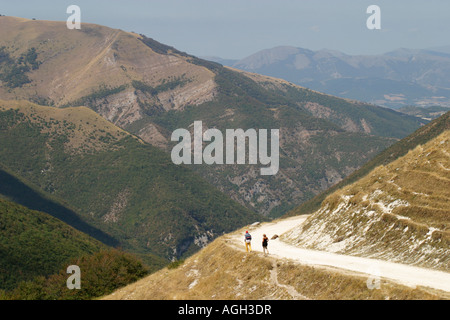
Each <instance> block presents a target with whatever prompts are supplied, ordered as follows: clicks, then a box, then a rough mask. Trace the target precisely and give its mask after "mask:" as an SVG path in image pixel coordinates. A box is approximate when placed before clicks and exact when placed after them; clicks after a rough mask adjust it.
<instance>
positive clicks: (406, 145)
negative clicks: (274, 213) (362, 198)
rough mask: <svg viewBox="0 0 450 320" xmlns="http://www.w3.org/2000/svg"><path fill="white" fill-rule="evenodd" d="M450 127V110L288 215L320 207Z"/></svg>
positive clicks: (307, 212) (303, 212) (305, 212)
mask: <svg viewBox="0 0 450 320" xmlns="http://www.w3.org/2000/svg"><path fill="white" fill-rule="evenodd" d="M449 129H450V112H447V113H446V114H444V115H442V116H441V117H439V118H437V119H435V120H433V121H432V122H430V123H429V124H428V125H426V126H423V127H421V128H420V129H418V130H417V131H415V132H414V133H412V134H411V135H409V136H407V137H406V138H404V139H402V140H400V141H398V142H397V143H395V144H393V145H392V146H391V147H389V148H387V149H386V150H384V151H382V152H380V153H379V154H378V155H377V156H376V157H374V158H373V159H372V160H370V161H369V162H367V163H366V164H365V165H364V166H362V167H361V168H360V169H359V170H357V171H355V172H353V173H352V174H351V175H349V176H348V177H347V178H345V179H344V180H343V181H341V182H339V183H337V184H336V185H334V186H332V187H331V188H329V189H327V190H326V191H325V192H323V193H320V194H319V195H317V196H315V197H314V198H312V199H311V200H309V201H307V202H305V203H304V204H302V205H301V206H298V207H297V208H295V209H293V210H290V211H289V212H287V213H286V215H285V216H286V217H289V216H294V215H299V214H309V213H312V212H314V211H316V210H318V209H319V208H320V205H321V203H322V201H323V200H325V198H326V197H327V196H328V195H330V194H332V193H333V192H334V191H336V190H338V189H340V188H343V187H344V186H346V185H349V184H351V183H353V182H355V181H357V180H358V179H360V178H362V177H364V176H365V175H367V174H368V173H369V172H370V171H371V170H373V169H374V168H375V167H377V166H380V165H387V164H389V163H390V162H392V161H394V160H396V159H398V158H399V157H401V156H404V155H405V154H406V153H408V151H409V150H412V149H414V148H415V147H417V146H418V145H420V144H425V143H427V142H428V141H430V140H432V139H433V138H436V137H437V136H438V135H440V134H441V133H443V132H444V131H445V130H449Z"/></svg>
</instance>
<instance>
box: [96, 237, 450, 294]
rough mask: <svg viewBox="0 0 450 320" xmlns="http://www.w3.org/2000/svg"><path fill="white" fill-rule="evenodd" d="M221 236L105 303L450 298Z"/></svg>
mask: <svg viewBox="0 0 450 320" xmlns="http://www.w3.org/2000/svg"><path fill="white" fill-rule="evenodd" d="M228 239H230V238H229V237H228V236H222V237H220V238H218V239H216V240H215V241H214V242H213V243H211V244H210V245H208V246H207V247H206V248H204V249H202V250H201V251H200V252H198V253H197V254H195V255H193V256H192V257H190V258H188V259H187V260H186V261H185V262H184V263H183V264H182V265H181V266H179V267H178V268H176V269H168V268H165V269H163V270H160V271H158V272H156V273H154V274H152V275H150V276H148V277H146V278H144V279H141V280H139V281H137V282H136V283H134V284H131V285H129V286H127V287H124V288H122V289H119V290H117V291H116V292H114V293H113V294H111V295H109V296H106V297H104V298H103V299H107V300H122V299H124V300H127V299H130V300H173V299H176V300H189V299H194V300H248V299H256V300H266V299H283V300H291V299H302V298H306V299H343V300H345V299H383V300H384V299H448V298H449V297H448V295H447V294H446V293H442V292H431V291H429V290H428V289H425V288H416V289H413V288H409V287H405V286H402V285H397V284H394V283H391V282H388V281H384V280H381V283H380V289H373V290H370V289H368V287H367V276H363V275H360V274H353V273H349V272H345V273H343V271H339V270H337V269H330V268H327V269H324V268H313V267H309V266H304V265H299V264H297V263H294V262H291V261H288V260H285V259H283V260H277V259H275V258H273V257H270V256H268V257H264V256H263V255H262V254H260V253H256V252H252V253H246V252H245V251H244V249H243V248H239V247H238V248H237V247H235V246H234V244H232V243H231V241H230V240H228Z"/></svg>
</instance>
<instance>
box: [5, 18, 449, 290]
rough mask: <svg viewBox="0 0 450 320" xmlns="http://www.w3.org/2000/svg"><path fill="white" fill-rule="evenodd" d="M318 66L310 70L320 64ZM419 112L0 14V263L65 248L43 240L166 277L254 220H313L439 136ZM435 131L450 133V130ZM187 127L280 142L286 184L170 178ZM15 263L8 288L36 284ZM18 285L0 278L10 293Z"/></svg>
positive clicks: (110, 32)
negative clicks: (405, 150)
mask: <svg viewBox="0 0 450 320" xmlns="http://www.w3.org/2000/svg"><path fill="white" fill-rule="evenodd" d="M295 50H297V49H295ZM298 50H300V49H298ZM288 51H289V50H288ZM299 52H300V51H299ZM300 54H302V55H304V56H305V57H307V58H308V59H313V58H314V55H315V54H313V53H311V55H310V53H309V52H307V51H305V50H303V51H301V53H298V52H297V53H295V55H296V56H298V55H300ZM322 54H323V55H324V57H325V58H327V59H328V58H330V57H335V58H336V59H338V58H339V59H341V60H342V61H344V60H345V59H346V58H345V57H344V56H342V55H341V54H339V53H330V52H328V53H324V52H322ZM289 56H290V54H289ZM394 56H395V55H394ZM400 56H401V58H399V61H403V60H402V59H403V57H404V56H403V54H400ZM325 58H324V59H325ZM330 59H331V58H330ZM339 59H338V60H339ZM445 59H447V57H446V56H445V55H444V56H443V61H444V60H445ZM263 60H264V59H263ZM332 60H333V59H332ZM270 61H273V59H272V60H270ZM299 61H300V62H299V63H300V64H298V65H301V61H303V60H301V58H299ZM308 61H310V60H308ZM311 61H313V60H311ZM314 61H315V60H314ZM318 61H319V60H318ZM333 61H334V62H333V63H335V62H336V61H337V60H333ZM361 61H362V62H361V64H362V65H365V64H370V63H369V62H367V61H366V60H364V59H362V58H361ZM445 61H446V60H445ZM303 62H304V61H303ZM319 62H320V63H319ZM319 62H317V63H316V62H314V63H313V64H312V65H313V66H314V68H319V67H320V65H321V63H325V62H324V61H322V60H320V61H319ZM438 62H439V63H440V62H441V60H439V59H437V58H436V63H438ZM311 63H312V62H311ZM349 63H350V62H348V63H347V64H349ZM398 63H399V68H400V67H401V68H403V67H404V65H403V64H402V63H401V62H398ZM336 64H337V65H340V64H339V63H337V62H336ZM386 64H387V65H389V63H386ZM260 65H261V66H264V65H265V64H264V63H260ZM333 65H334V64H331V66H333ZM382 65H383V63H382ZM304 66H306V64H304ZM305 68H306V67H305ZM322 68H326V69H329V68H331V67H330V64H327V63H325V64H324V65H323V66H322ZM374 68H375V67H374ZM344 69H345V68H344ZM344 69H343V70H344ZM367 69H370V68H369V67H367ZM375 69H376V68H375ZM345 70H346V69H345ZM402 70H403V69H402ZM402 70H399V71H398V72H399V73H400V72H403V71H402ZM442 70H444V71H445V70H446V69H445V68H444V69H442ZM342 72H344V71H342ZM323 76H324V79H326V77H327V72H325V71H323ZM425 78H426V79H428V78H427V77H424V79H425ZM444 78H445V77H444V76H442V77H441V78H439V77H438V78H436V79H435V80H436V82H439V81H441V82H444ZM321 81H322V80H321ZM323 81H325V82H326V80H323ZM396 81H397V80H396ZM427 81H430V80H429V79H428V80H427ZM413 112H416V111H415V110H413V111H411V114H412V115H407V114H404V113H400V112H396V111H394V110H391V109H388V108H383V107H379V106H376V105H374V104H370V103H364V102H359V101H355V100H350V99H346V98H339V97H335V96H333V95H329V94H324V93H320V92H318V91H314V90H310V89H306V88H304V87H302V86H299V85H295V84H294V83H291V82H288V81H286V80H281V79H278V78H274V77H271V76H265V75H261V74H257V73H252V72H248V71H242V70H238V69H235V68H231V67H224V66H222V65H220V64H218V63H214V62H211V61H207V60H203V59H200V58H197V57H195V56H192V55H190V54H188V53H185V52H181V51H179V50H177V49H176V48H173V47H171V46H169V45H165V44H162V43H160V42H158V41H156V40H154V39H152V38H149V37H147V36H145V35H138V34H135V33H132V32H126V31H122V30H118V29H112V28H108V27H105V26H99V25H95V24H83V26H82V29H81V30H68V29H67V27H66V24H65V22H55V21H37V20H28V19H22V18H15V17H5V16H0V178H1V179H0V198H1V200H0V201H1V203H0V204H1V208H0V209H1V210H3V211H0V213H2V214H3V212H8V213H10V212H13V213H14V212H17V216H18V217H19V216H20V217H21V218H20V221H19V222H20V223H17V224H15V222H14V219H11V216H10V215H8V216H5V217H7V218H8V219H4V220H2V221H5V222H2V221H0V222H1V223H2V224H1V225H0V228H3V229H5V230H6V227H5V225H6V226H7V227H8V229H7V230H8V232H10V234H11V237H10V238H8V239H7V240H6V239H5V238H2V241H1V242H0V259H1V260H0V262H3V261H7V262H8V263H10V264H14V261H12V262H11V261H10V260H8V257H9V255H8V254H5V252H12V251H14V250H15V248H17V247H20V246H21V245H22V244H23V243H24V242H23V241H22V240H23V239H22V238H21V237H22V235H21V232H20V230H22V229H24V228H25V229H27V228H28V229H30V234H31V235H32V236H33V237H34V238H36V239H41V240H42V243H46V244H48V245H46V246H45V247H43V248H42V250H39V247H37V248H36V247H33V250H34V249H36V252H34V251H33V256H34V258H33V259H43V258H45V251H46V250H56V251H57V252H59V251H58V250H64V249H61V248H63V247H65V242H62V243H61V246H59V247H58V246H54V243H52V242H51V241H50V240H51V237H52V236H54V237H55V238H56V239H58V237H59V236H60V235H61V234H62V236H63V237H64V235H66V236H67V238H69V239H72V240H73V241H74V243H79V244H80V246H82V247H83V248H84V249H85V250H80V251H78V252H77V254H76V255H74V256H71V257H72V258H78V257H79V256H80V255H82V254H92V253H93V252H96V251H98V250H100V249H101V248H103V246H104V247H108V248H109V247H120V248H122V249H123V250H125V251H127V252H131V253H132V254H134V255H135V256H137V257H139V258H140V259H142V260H143V261H144V262H145V264H146V265H147V266H148V267H150V269H151V270H155V269H158V268H161V267H162V266H163V265H166V264H167V263H169V262H170V261H176V260H179V259H184V258H186V257H188V256H190V255H192V254H194V253H195V252H197V251H199V250H200V249H201V248H204V247H205V246H207V245H208V244H209V243H211V242H212V241H213V240H214V239H216V238H218V237H220V236H221V235H223V234H224V233H228V232H230V231H233V230H236V229H237V228H240V227H242V226H245V225H248V224H249V223H252V222H254V221H265V220H268V219H270V218H274V217H280V216H282V215H284V214H286V212H288V210H290V209H293V208H296V207H297V206H298V205H300V204H304V203H305V202H306V201H308V200H311V199H312V200H311V201H312V202H313V203H316V205H317V206H320V203H317V201H316V200H317V198H314V197H315V196H317V195H319V196H318V197H320V195H321V194H323V193H322V192H323V191H325V190H327V189H328V188H330V187H331V186H334V185H336V183H338V182H340V181H343V182H345V181H346V180H344V179H346V177H348V176H349V175H351V174H352V173H354V172H355V171H356V170H358V169H359V168H361V167H362V166H364V164H365V163H367V162H368V161H370V160H371V159H374V157H376V155H377V154H378V155H380V152H382V151H383V150H388V151H387V152H388V153H389V155H388V156H386V154H383V153H381V155H382V157H383V159H388V160H389V162H390V161H391V160H392V159H391V158H390V157H399V156H401V155H403V154H400V153H396V152H391V151H389V150H392V149H386V148H388V147H390V146H391V147H395V146H398V145H399V144H398V143H396V142H397V141H398V140H400V139H402V138H405V137H406V136H408V135H410V134H411V133H413V132H422V131H421V130H427V129H426V128H430V127H431V128H433V123H436V122H433V123H431V125H430V124H428V122H429V120H425V119H422V118H423V117H422V118H421V117H416V114H413ZM437 112H442V110H438V111H437ZM429 115H430V116H431V114H429ZM447 115H448V114H447ZM436 116H437V115H436ZM433 117H434V115H433ZM439 119H441V121H442V119H444V122H445V125H446V124H447V123H448V117H447V118H445V116H443V117H441V118H439ZM194 121H202V123H203V129H204V130H206V129H208V128H216V129H219V130H220V131H221V132H225V130H226V129H243V130H247V129H269V130H270V129H279V130H280V170H279V172H278V173H277V174H276V175H274V176H261V175H260V174H259V172H260V167H261V165H250V164H243V165H240V164H239V165H238V164H236V165H218V164H215V165H206V164H203V165H175V164H174V163H173V162H172V161H171V158H170V150H171V149H172V147H173V146H174V145H175V143H176V142H173V141H171V133H172V132H173V131H174V130H176V129H178V128H185V129H188V130H189V131H190V132H191V133H192V132H193V123H194ZM445 125H444V126H443V127H445ZM445 128H446V127H445ZM434 137H435V136H434ZM430 139H431V138H430ZM430 139H427V141H428V140H430ZM402 141H405V140H402ZM400 145H402V144H401V142H400ZM385 152H386V151H385ZM443 154H444V155H445V152H443ZM440 156H442V154H441V153H440ZM441 158H442V157H441ZM441 158H439V159H438V160H439V161H438V162H439V163H442V162H443V160H442V159H441ZM376 159H377V158H375V161H376ZM386 161H387V160H386ZM369 163H370V162H369ZM423 165H424V166H425V165H426V164H423ZM406 166H407V164H405V167H406ZM447 167H448V166H447V165H446V164H444V169H443V170H445V168H447ZM363 169H364V167H363ZM371 169H372V168H371ZM366 170H369V169H366ZM436 181H438V182H441V180H439V179H438V180H436ZM3 199H6V200H5V201H3ZM445 201H446V198H445V199H444V200H443V202H445ZM411 203H413V202H412V200H411ZM418 205H423V203H419V204H418ZM444 205H445V204H444ZM22 206H23V207H22ZM31 209H33V210H38V211H40V212H36V211H32V210H31ZM291 212H297V209H295V210H293V211H291ZM48 214H50V215H52V216H53V217H54V218H57V219H58V220H59V221H60V222H61V223H60V224H59V223H58V225H57V226H55V227H54V229H55V231H54V232H53V233H52V232H42V233H41V232H35V233H33V232H31V231H33V230H34V231H35V230H40V231H42V230H47V229H49V228H50V229H51V228H52V227H51V226H54V225H56V223H54V220H52V218H50V217H48ZM444 220H445V219H444ZM439 223H441V224H442V223H444V224H445V223H446V222H445V221H444V222H442V221H440V222H439ZM67 224H69V225H70V226H71V227H73V228H75V229H78V231H76V232H75V231H73V230H72V229H71V228H69V227H68V226H67ZM432 227H433V228H440V230H444V231H445V232H447V231H446V228H442V226H439V227H438V226H436V225H434V224H433V226H432ZM3 229H2V230H3ZM17 230H19V232H17ZM93 238H94V239H95V240H94V239H93ZM69 242H70V241H69ZM99 242H102V243H103V244H102V245H100V244H99ZM52 248H54V249H52ZM30 252H31V251H30ZM225 253H226V254H230V256H231V255H232V254H231V253H230V252H229V251H226V252H225ZM16 258H17V259H18V265H23V266H24V267H23V270H19V269H20V268H18V269H17V270H16V271H15V273H16V275H17V274H21V273H23V274H25V275H26V277H24V278H26V279H27V277H28V275H30V277H31V275H32V273H29V274H28V273H26V271H27V270H26V268H28V267H29V264H27V263H23V262H24V261H21V259H24V260H26V259H27V255H26V253H23V254H19V255H18V257H16ZM68 258H70V257H69V256H67V257H64V259H63V258H61V259H53V260H51V261H49V264H52V266H51V268H50V267H49V268H47V271H48V272H47V271H46V272H45V273H40V274H38V275H41V276H42V275H45V276H47V275H48V273H49V272H52V271H54V270H56V269H57V267H56V264H57V263H61V262H62V260H65V261H66V260H67V259H68ZM108 259H109V258H108ZM114 259H115V258H114ZM114 259H112V258H111V259H109V260H108V261H110V260H114ZM120 259H121V258H119V260H120ZM125 260H126V259H125ZM127 261H128V260H127ZM25 262H26V261H25ZM235 262H236V261H235ZM127 263H128V262H127ZM31 265H32V264H31ZM233 265H235V266H237V265H239V264H233ZM0 269H1V268H0ZM139 270H140V268H139ZM140 271H141V270H140ZM131 273H132V272H131ZM94 278H95V276H94ZM18 279H20V277H17V279H15V280H14V281H9V280H8V279H0V280H2V281H3V285H4V287H3V288H6V286H8V288H10V287H12V286H13V285H14V284H16V280H18ZM41 280H42V279H41ZM8 281H9V282H8ZM5 284H6V285H5ZM0 285H1V283H0ZM41 285H42V283H41ZM44 286H46V284H45V285H44ZM30 287H33V285H30ZM26 288H28V287H27V286H25V291H26V290H27V289H26ZM33 288H36V287H33ZM0 289H2V287H1V286H0ZM49 296H51V297H53V296H52V295H49ZM0 298H1V292H0Z"/></svg>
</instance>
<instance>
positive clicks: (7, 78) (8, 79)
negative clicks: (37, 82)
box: [0, 47, 40, 89]
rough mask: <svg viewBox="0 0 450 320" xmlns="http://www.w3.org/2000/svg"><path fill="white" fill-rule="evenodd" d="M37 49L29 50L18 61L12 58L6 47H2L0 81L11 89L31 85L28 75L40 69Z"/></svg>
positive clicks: (0, 50) (0, 48) (0, 51)
mask: <svg viewBox="0 0 450 320" xmlns="http://www.w3.org/2000/svg"><path fill="white" fill-rule="evenodd" d="M39 64H40V62H39V61H38V54H37V52H36V48H34V47H32V48H30V49H28V51H26V52H25V53H24V54H22V55H20V56H19V57H18V58H17V59H15V58H13V57H11V55H10V53H9V52H8V50H7V49H6V48H5V47H0V80H1V81H2V82H3V83H4V84H5V85H6V87H8V88H10V89H14V88H18V87H19V88H20V87H22V86H23V85H25V84H27V83H30V82H31V80H30V78H29V77H28V75H27V73H28V72H30V71H32V70H36V69H38V68H39Z"/></svg>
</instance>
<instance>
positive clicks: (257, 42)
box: [0, 0, 450, 59]
mask: <svg viewBox="0 0 450 320" xmlns="http://www.w3.org/2000/svg"><path fill="white" fill-rule="evenodd" d="M72 4H74V5H78V6H79V7H80V9H81V23H82V24H83V22H88V23H96V24H101V25H105V26H108V27H112V28H119V29H122V30H125V31H134V32H136V33H141V34H145V35H146V36H148V37H150V38H153V39H155V40H157V41H159V42H162V43H164V44H167V45H170V46H173V47H175V48H177V49H178V50H181V51H185V52H187V53H190V54H193V55H196V56H200V57H206V56H217V57H221V58H226V59H242V58H244V57H246V56H249V55H251V54H253V53H256V52H257V51H260V50H263V49H269V48H273V47H276V46H281V45H286V46H294V47H301V48H307V49H311V50H320V49H331V50H338V51H342V52H344V53H347V54H380V53H385V52H388V51H392V50H395V49H398V48H409V49H423V48H430V47H440V46H450V37H449V35H450V1H448V0H370V1H366V0H220V1H219V0H126V1H123V0H80V1H77V0H69V1H67V0H19V1H11V0H0V14H3V15H8V16H17V17H23V18H30V19H31V18H36V19H38V20H59V21H66V20H67V19H68V17H69V16H70V14H67V13H66V10H67V7H68V6H69V5H72ZM370 5H377V6H379V8H380V12H381V14H380V21H381V29H378V30H369V29H368V28H367V26H366V21H367V19H368V18H369V17H370V16H371V14H368V13H367V12H366V11H367V8H368V7H369V6H370Z"/></svg>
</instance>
